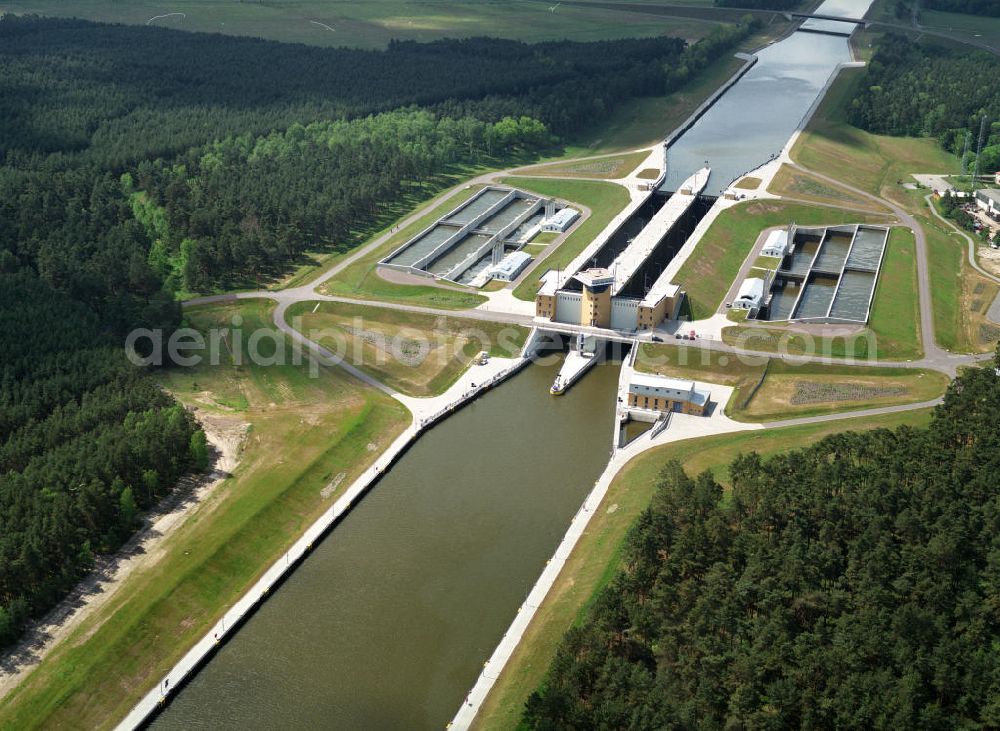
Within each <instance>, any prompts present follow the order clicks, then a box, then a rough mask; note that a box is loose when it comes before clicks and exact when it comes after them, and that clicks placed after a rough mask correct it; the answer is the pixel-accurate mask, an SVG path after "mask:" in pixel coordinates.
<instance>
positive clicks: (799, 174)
mask: <svg viewBox="0 0 1000 731" xmlns="http://www.w3.org/2000/svg"><path fill="white" fill-rule="evenodd" d="M768 192H770V193H774V194H775V195H780V196H782V197H785V198H796V199H799V200H804V201H810V202H812V203H820V204H824V205H830V206H838V207H841V208H859V209H861V210H865V211H873V212H876V213H885V214H887V215H888V214H889V213H890V211H889V209H888V208H886V207H885V206H883V205H879V204H878V203H876V202H875V201H873V200H871V199H869V198H865V197H863V196H860V195H858V194H857V193H853V192H851V191H850V190H848V189H847V188H842V187H841V186H839V185H831V184H830V183H828V182H827V181H825V180H821V179H820V178H817V177H816V176H814V175H810V174H809V173H807V172H803V171H802V170H796V169H795V168H792V167H789V166H788V165H782V166H781V168H780V169H779V170H778V174H777V175H775V176H774V179H773V180H772V181H771V185H770V186H768Z"/></svg>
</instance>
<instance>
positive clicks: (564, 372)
mask: <svg viewBox="0 0 1000 731" xmlns="http://www.w3.org/2000/svg"><path fill="white" fill-rule="evenodd" d="M596 362H597V354H596V353H588V352H585V351H579V350H571V351H569V353H567V354H566V360H565V361H563V364H562V368H560V369H559V373H558V375H557V376H556V380H555V381H553V383H552V388H551V389H550V391H549V392H550V393H551V394H552V395H553V396H560V395H562V394H564V393H565V392H566V390H567V389H568V388H569V387H570V386H572V385H573V384H574V383H576V382H577V381H578V380H580V377H581V376H582V375H583V374H584V373H586V372H587V371H588V370H590V368H592V367H593V365H594V363H596Z"/></svg>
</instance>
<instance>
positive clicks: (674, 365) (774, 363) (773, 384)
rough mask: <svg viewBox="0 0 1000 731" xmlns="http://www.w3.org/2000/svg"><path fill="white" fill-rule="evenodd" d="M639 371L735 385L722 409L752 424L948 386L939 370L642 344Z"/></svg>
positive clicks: (930, 393)
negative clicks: (790, 359) (796, 360)
mask: <svg viewBox="0 0 1000 731" xmlns="http://www.w3.org/2000/svg"><path fill="white" fill-rule="evenodd" d="M636 369H637V370H640V371H643V372H646V373H659V374H661V375H665V376H674V377H677V378H690V379H692V380H698V381H705V382H708V383H718V384H721V385H725V386H732V387H733V389H734V390H733V395H732V397H731V398H730V400H729V403H727V404H722V406H724V407H725V412H726V414H727V415H728V416H730V417H731V418H733V419H736V420H738V421H747V422H766V421H776V420H780V419H790V418H796V417H802V416H817V415H820V414H834V413H838V412H843V411H854V410H857V409H863V408H867V407H869V406H872V407H874V406H890V405H896V404H906V403H918V402H922V401H930V400H932V399H935V398H937V397H938V396H940V395H941V394H943V393H944V390H945V388H947V386H948V378H947V377H946V376H945V375H944V374H942V373H938V372H936V371H928V370H918V369H914V368H883V367H874V366H849V365H830V364H824V363H792V362H787V361H784V360H781V359H776V358H767V357H762V356H752V355H742V356H736V355H733V354H732V353H725V352H720V351H717V350H711V349H708V348H696V347H684V346H679V345H673V344H662V345H654V344H649V343H647V344H644V345H642V346H640V350H639V352H638V354H637V357H636Z"/></svg>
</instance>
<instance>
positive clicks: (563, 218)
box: [542, 208, 580, 228]
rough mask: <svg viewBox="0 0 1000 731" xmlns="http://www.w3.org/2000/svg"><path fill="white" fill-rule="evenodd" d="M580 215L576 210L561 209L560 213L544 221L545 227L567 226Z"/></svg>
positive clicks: (557, 212)
mask: <svg viewBox="0 0 1000 731" xmlns="http://www.w3.org/2000/svg"><path fill="white" fill-rule="evenodd" d="M578 215H580V214H579V211H577V210H576V209H575V208H560V209H559V210H558V211H556V212H555V213H553V214H552V215H551V216H549V217H548V218H546V219H545V220H544V221H542V225H543V226H559V227H560V228H561V227H563V226H567V225H569V224H570V223H572V221H573V219H575V218H576V217H577V216H578Z"/></svg>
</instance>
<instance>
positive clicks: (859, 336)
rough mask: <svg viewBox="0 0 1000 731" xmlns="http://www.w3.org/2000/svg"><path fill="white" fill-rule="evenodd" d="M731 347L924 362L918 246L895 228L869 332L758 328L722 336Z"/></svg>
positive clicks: (727, 331)
mask: <svg viewBox="0 0 1000 731" xmlns="http://www.w3.org/2000/svg"><path fill="white" fill-rule="evenodd" d="M722 335H723V340H725V342H727V343H729V344H730V345H736V346H742V347H745V348H747V349H749V350H762V351H767V352H776V353H787V354H789V355H812V354H817V355H824V356H832V357H840V358H844V357H851V358H860V359H864V360H916V359H918V358H921V357H923V352H924V351H923V346H922V345H921V342H920V307H919V304H918V293H917V259H916V244H915V242H914V238H913V234H912V232H910V231H909V230H908V229H904V228H901V227H898V226H897V227H894V228H893V229H892V232H891V233H890V235H889V243H888V246H887V248H886V253H885V258H884V259H883V261H882V269H881V272H880V274H879V278H878V282H876V284H875V298H874V300H873V301H872V309H871V315H870V317H869V320H868V327H866V328H864V329H863V330H861V331H860V332H858V333H856V334H851V335H842V336H812V335H807V334H806V333H804V332H802V330H801V329H798V330H796V329H792V328H789V327H783V326H781V325H777V324H776V325H770V324H767V323H754V324H751V325H740V326H734V327H728V328H726V329H725V330H723V332H722Z"/></svg>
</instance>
